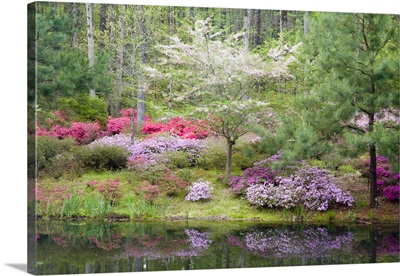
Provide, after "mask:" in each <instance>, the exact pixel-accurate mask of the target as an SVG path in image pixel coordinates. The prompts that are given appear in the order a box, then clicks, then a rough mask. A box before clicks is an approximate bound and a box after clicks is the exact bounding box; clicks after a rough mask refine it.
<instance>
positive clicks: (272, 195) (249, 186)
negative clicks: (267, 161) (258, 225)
mask: <svg viewBox="0 0 400 276" xmlns="http://www.w3.org/2000/svg"><path fill="white" fill-rule="evenodd" d="M230 186H231V190H232V191H233V193H234V194H236V195H244V196H245V197H246V199H247V200H248V201H249V203H250V204H251V205H255V206H261V207H269V208H286V209H289V208H293V207H296V206H297V205H299V204H302V205H303V206H305V207H306V208H308V209H311V210H319V211H326V210H327V209H328V208H329V207H333V206H347V207H349V206H352V204H353V203H354V198H353V197H352V196H351V195H350V193H348V192H344V191H342V190H341V189H340V188H338V187H336V185H335V184H334V182H333V178H332V177H331V176H330V175H329V171H327V170H321V169H319V168H317V167H313V168H309V167H306V168H303V169H298V170H297V171H296V173H295V174H293V175H290V176H289V177H275V176H274V173H273V172H272V171H271V170H270V169H268V167H265V165H264V164H262V163H258V164H257V165H256V166H254V167H253V168H250V169H247V170H245V171H244V173H243V175H241V176H238V177H234V178H232V180H231V182H230Z"/></svg>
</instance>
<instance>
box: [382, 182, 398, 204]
mask: <svg viewBox="0 0 400 276" xmlns="http://www.w3.org/2000/svg"><path fill="white" fill-rule="evenodd" d="M383 195H384V196H385V197H386V198H387V199H388V200H390V201H399V199H400V186H398V185H397V186H387V187H386V188H384V189H383Z"/></svg>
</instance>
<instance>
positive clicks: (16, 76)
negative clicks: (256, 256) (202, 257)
mask: <svg viewBox="0 0 400 276" xmlns="http://www.w3.org/2000/svg"><path fill="white" fill-rule="evenodd" d="M96 2H98V3H108V1H96ZM112 2H113V3H115V4H119V3H126V4H158V5H159V4H165V5H167V4H168V5H183V4H184V5H187V6H190V5H195V6H196V5H202V6H215V5H216V3H214V2H215V1H201V3H199V1H189V0H186V1H172V0H169V1H142V2H140V3H138V2H137V1H112ZM237 2H239V1H235V2H231V1H218V6H219V7H225V6H226V7H238V8H253V7H254V8H265V9H288V10H299V9H302V10H324V11H328V10H332V11H347V12H355V11H358V12H374V13H399V7H398V4H397V3H393V1H390V0H388V1H379V6H377V4H376V1H352V2H351V3H349V2H348V1H334V2H332V3H323V4H322V3H319V4H318V5H319V6H317V3H313V2H314V1H297V2H301V3H293V2H296V1H279V4H278V3H276V6H273V4H261V3H257V2H259V1H246V2H245V3H237ZM27 3H28V1H15V2H13V1H9V2H6V3H5V4H4V3H3V5H4V6H3V8H2V11H1V13H2V14H1V20H2V22H1V23H2V24H1V26H2V33H3V38H4V40H3V43H2V46H1V47H2V49H1V53H2V55H3V60H4V63H3V66H2V67H3V68H6V69H7V73H6V75H5V76H4V77H3V78H2V88H3V92H4V93H3V97H4V98H3V107H2V109H1V118H2V125H3V131H2V138H1V145H2V151H1V152H2V153H3V158H2V173H3V185H2V186H3V189H4V190H3V192H2V198H1V211H2V218H3V221H6V222H7V224H6V225H8V227H4V226H3V227H2V232H1V235H0V236H1V237H2V238H1V239H2V241H1V243H2V245H3V248H7V249H8V250H2V254H1V255H2V258H1V259H2V263H3V264H2V265H1V272H7V273H6V274H7V275H21V274H22V273H23V272H21V271H19V270H18V269H15V268H12V267H17V268H19V269H21V265H23V264H24V263H25V262H26V259H25V252H26V239H25V236H26V235H25V233H26V220H25V217H26V189H25V185H26V173H25V172H26V169H25V164H26V162H25V160H26V100H25V95H26V73H25V72H26V36H25V34H26V4H27ZM332 4H333V5H332ZM243 5H245V6H243ZM396 5H397V7H396ZM15 38H16V39H15ZM5 95H6V96H5ZM10 145H12V146H10ZM10 206H12V208H10ZM3 231H4V232H3ZM398 267H399V266H398V264H392V265H386V264H385V265H380V266H378V265H375V266H361V267H360V266H357V272H358V273H360V271H361V273H363V271H364V272H365V271H368V272H369V273H371V272H373V271H374V270H375V269H376V270H375V272H377V271H378V269H379V271H380V272H382V271H387V272H389V271H393V270H395V269H398ZM295 269H296V271H297V272H301V273H303V272H304V273H307V274H309V275H317V273H318V274H320V273H321V272H323V273H326V272H328V271H327V270H328V268H322V267H320V268H317V267H313V268H284V269H281V268H279V273H282V272H284V274H285V275H286V273H287V275H289V273H291V272H294V270H295ZM342 269H343V271H346V272H348V271H351V272H355V271H356V268H355V267H354V266H353V268H351V267H343V266H337V268H335V274H337V273H340V272H341V271H342ZM268 270H269V271H270V272H273V271H275V270H274V269H273V268H269V269H268ZM253 271H254V272H255V274H256V275H261V273H263V271H265V270H264V269H261V270H253ZM276 272H278V271H276ZM196 273H201V271H197V272H196V271H193V272H191V273H190V274H191V275H196ZM216 273H217V272H215V273H214V272H211V274H215V275H216ZM2 274H3V273H2ZM150 274H151V273H150ZM170 274H171V273H170ZM172 274H174V273H172ZM172 274H171V275H172ZM328 274H329V272H328ZM199 275H200V274H199Z"/></svg>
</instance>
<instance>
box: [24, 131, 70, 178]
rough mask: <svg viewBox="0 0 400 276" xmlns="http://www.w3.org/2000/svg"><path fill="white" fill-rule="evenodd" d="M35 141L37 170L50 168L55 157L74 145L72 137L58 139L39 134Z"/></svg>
mask: <svg viewBox="0 0 400 276" xmlns="http://www.w3.org/2000/svg"><path fill="white" fill-rule="evenodd" d="M31 141H32V140H31ZM36 141H37V169H38V171H39V172H41V171H48V170H50V168H51V166H52V165H53V163H54V161H55V159H56V157H58V156H61V155H63V154H65V153H67V152H69V151H70V150H71V149H72V147H73V146H74V145H75V142H74V140H73V139H62V140H61V139H58V138H57V137H50V136H39V137H37V140H36ZM31 146H32V145H31Z"/></svg>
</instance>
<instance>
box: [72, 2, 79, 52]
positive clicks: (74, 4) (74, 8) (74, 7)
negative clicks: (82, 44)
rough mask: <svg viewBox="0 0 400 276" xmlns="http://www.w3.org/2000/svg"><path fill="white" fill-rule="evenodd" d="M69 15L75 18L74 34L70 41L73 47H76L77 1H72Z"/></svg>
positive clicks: (77, 25)
mask: <svg viewBox="0 0 400 276" xmlns="http://www.w3.org/2000/svg"><path fill="white" fill-rule="evenodd" d="M71 16H72V17H74V18H75V24H74V34H73V35H72V36H71V39H70V42H71V44H72V46H73V47H74V48H76V49H78V27H79V13H78V4H77V3H72V11H71Z"/></svg>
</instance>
